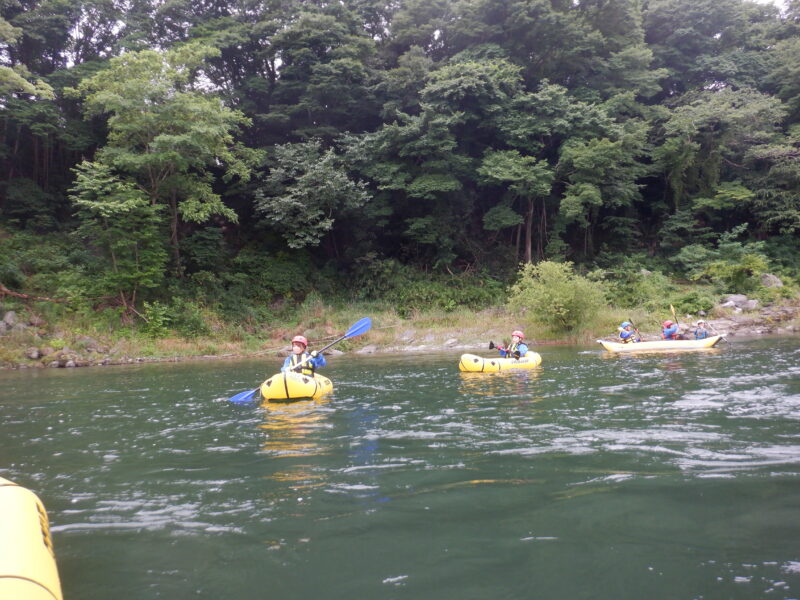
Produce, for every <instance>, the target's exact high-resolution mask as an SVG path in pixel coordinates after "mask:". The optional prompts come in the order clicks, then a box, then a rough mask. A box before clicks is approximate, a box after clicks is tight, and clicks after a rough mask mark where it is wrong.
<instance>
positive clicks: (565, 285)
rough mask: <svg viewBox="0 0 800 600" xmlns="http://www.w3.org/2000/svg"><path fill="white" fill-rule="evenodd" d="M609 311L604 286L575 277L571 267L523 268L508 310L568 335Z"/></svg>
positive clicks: (544, 265) (553, 264)
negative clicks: (591, 318)
mask: <svg viewBox="0 0 800 600" xmlns="http://www.w3.org/2000/svg"><path fill="white" fill-rule="evenodd" d="M605 307H606V302H605V291H604V290H603V288H602V286H601V285H600V284H599V283H597V282H594V281H590V280H589V279H587V278H586V277H583V276H582V275H579V274H577V273H575V271H574V269H573V268H572V263H556V262H550V261H543V262H540V263H538V264H535V265H532V264H527V265H524V266H523V267H522V268H521V269H520V271H519V276H518V279H517V281H516V283H514V284H513V285H512V286H511V289H510V290H509V297H508V308H509V310H511V311H516V312H520V313H522V314H523V315H524V316H525V318H526V319H527V320H529V321H531V322H533V323H538V324H540V325H544V326H547V327H550V328H552V329H554V330H556V331H561V332H569V331H574V330H576V329H578V328H580V327H583V326H585V323H586V322H587V320H588V318H589V317H590V315H591V314H593V313H596V312H598V311H600V310H601V309H604V308H605Z"/></svg>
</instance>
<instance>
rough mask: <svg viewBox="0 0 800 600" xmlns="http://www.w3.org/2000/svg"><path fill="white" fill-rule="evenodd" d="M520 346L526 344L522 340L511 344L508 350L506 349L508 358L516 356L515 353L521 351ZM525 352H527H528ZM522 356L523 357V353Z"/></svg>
mask: <svg viewBox="0 0 800 600" xmlns="http://www.w3.org/2000/svg"><path fill="white" fill-rule="evenodd" d="M520 344H524V342H523V341H522V340H520V341H519V342H509V343H508V348H506V358H512V357H513V356H514V352H516V351H517V350H519V347H520ZM525 352H527V350H526V351H525ZM520 356H523V354H522V352H521V351H520Z"/></svg>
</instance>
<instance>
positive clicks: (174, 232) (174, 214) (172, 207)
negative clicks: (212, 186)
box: [169, 189, 181, 279]
mask: <svg viewBox="0 0 800 600" xmlns="http://www.w3.org/2000/svg"><path fill="white" fill-rule="evenodd" d="M169 212H170V220H171V223H170V239H169V241H170V245H171V246H172V259H173V260H174V261H175V276H176V277H178V278H179V279H180V277H181V249H180V247H179V245H178V194H177V192H176V191H175V190H174V189H173V190H172V193H171V194H170V198H169Z"/></svg>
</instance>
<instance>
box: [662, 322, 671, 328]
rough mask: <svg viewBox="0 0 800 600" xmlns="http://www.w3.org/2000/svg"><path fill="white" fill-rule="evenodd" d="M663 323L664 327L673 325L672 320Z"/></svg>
mask: <svg viewBox="0 0 800 600" xmlns="http://www.w3.org/2000/svg"><path fill="white" fill-rule="evenodd" d="M662 325H663V326H664V327H672V321H664V322H663V323H662Z"/></svg>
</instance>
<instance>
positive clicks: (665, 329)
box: [661, 320, 685, 340]
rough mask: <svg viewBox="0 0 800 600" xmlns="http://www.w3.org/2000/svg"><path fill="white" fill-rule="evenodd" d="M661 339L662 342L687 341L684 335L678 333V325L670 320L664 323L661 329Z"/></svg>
mask: <svg viewBox="0 0 800 600" xmlns="http://www.w3.org/2000/svg"><path fill="white" fill-rule="evenodd" d="M661 339H662V340H683V339H685V338H684V337H683V335H681V334H680V333H679V332H678V324H677V323H673V322H672V321H670V320H666V321H664V322H663V323H662V329H661Z"/></svg>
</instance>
